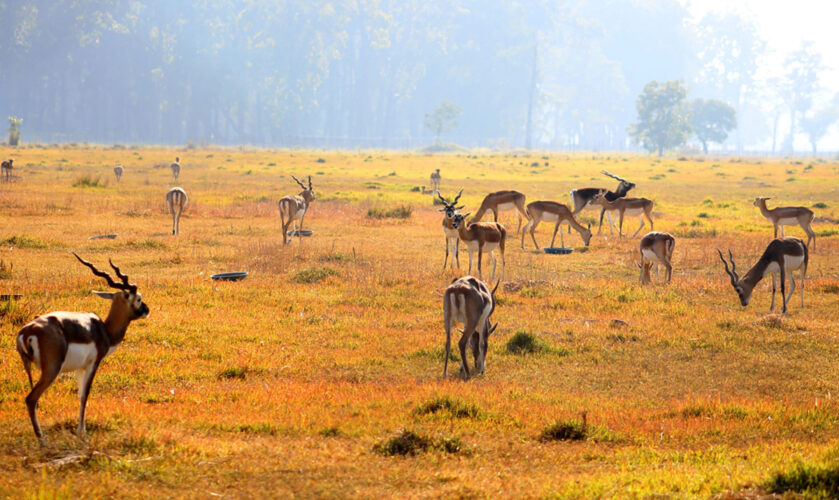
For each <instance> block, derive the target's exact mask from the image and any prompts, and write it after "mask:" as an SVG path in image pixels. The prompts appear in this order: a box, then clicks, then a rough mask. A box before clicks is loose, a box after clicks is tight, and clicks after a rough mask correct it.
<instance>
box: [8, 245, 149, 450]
mask: <svg viewBox="0 0 839 500" xmlns="http://www.w3.org/2000/svg"><path fill="white" fill-rule="evenodd" d="M73 255H75V256H76V258H77V259H78V260H79V262H81V263H82V264H84V265H85V266H87V267H88V268H90V270H91V271H93V274H94V275H96V276H99V277H100V278H104V279H105V281H107V283H108V286H110V287H111V288H113V289H116V290H118V291H117V292H102V291H94V292H93V293H95V294H96V295H98V296H99V297H102V298H103V299H107V300H110V301H111V309H110V311H109V312H108V316H107V317H106V318H105V320H104V321H103V320H102V319H101V318H100V317H99V316H97V315H96V314H92V313H82V312H64V311H57V312H51V313H49V314H44V315H42V316H38V317H37V318H35V319H34V320H32V321H31V322H30V323H28V324H26V325H25V326H24V327H23V328H21V329H20V332H18V334H17V352H18V354H20V359H21V360H22V361H23V368H24V370H26V376H27V377H28V378H29V387H30V388H31V392H30V393H29V395H28V396H26V408H27V410H28V411H29V418H30V420H32V428H33V429H34V430H35V436H37V437H38V439H40V440H41V442H42V443H43V442H44V434H43V431H42V430H41V424H40V423H39V422H38V415H37V413H36V411H37V409H38V400H39V399H40V398H41V396H42V395H43V394H44V392H45V391H46V390H47V388H49V386H50V385H52V383H53V382H54V381H55V379H56V378H57V377H58V375H59V374H61V373H65V372H70V371H75V372H76V380H77V381H78V384H79V425H78V428H77V429H76V433H77V434H78V435H79V436H82V435H84V434H85V418H84V417H85V406H86V405H87V398H88V396H89V395H90V386H91V384H92V383H93V377H94V376H95V375H96V370H97V369H98V368H99V364H100V363H101V362H102V360H103V359H104V358H105V356H107V355H108V354H110V353H112V352H113V351H114V350H115V349H116V348H117V347H118V346H119V345H120V343H121V342H122V340H123V339H124V338H125V332H126V330H127V329H128V325H129V324H131V322H132V321H134V320H136V319H140V318H146V317H148V315H149V307H148V306H147V305H146V304H145V303H144V302H143V298H142V297H141V296H140V294H139V293H138V292H137V285H135V284H132V283H129V282H128V276H126V275H124V274H122V273H121V272H120V270H119V268H118V267H117V266H115V265H114V264H113V262H111V261H110V260H108V263H109V264H110V265H111V267H112V268H113V270H114V272H115V273H116V275H117V277H118V278H119V279H120V280H121V281H122V282H121V283H117V282H116V281H114V279H113V278H112V277H111V276H110V275H109V274H108V273H107V272H104V271H100V270H98V269H96V267H94V265H93V264H91V263H90V262H87V261H85V260H83V259H82V258H81V257H79V256H78V255H76V253H75V252H73ZM33 364H34V365H35V366H37V367H38V369H39V370H40V371H41V378H40V380H38V383H37V384H34V385H33V383H32V365H33Z"/></svg>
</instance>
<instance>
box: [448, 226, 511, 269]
mask: <svg viewBox="0 0 839 500" xmlns="http://www.w3.org/2000/svg"><path fill="white" fill-rule="evenodd" d="M467 217H469V214H466V215H462V214H455V216H454V218H453V219H452V227H453V228H454V229H457V234H458V236H460V240H461V241H463V243H464V244H465V245H466V250H467V251H468V252H469V273H470V274H471V273H472V255H473V254H474V253H475V252H477V253H478V277H479V278H481V279H483V276H482V273H481V258H482V256H483V254H484V252H487V253H489V255H490V257H492V280H493V281H494V280H495V267H496V263H497V260H496V258H495V250H498V251H499V253H500V254H501V277H502V278H503V277H504V268H505V267H506V264H505V260H504V246H505V244H506V240H507V230H506V229H504V226H502V225H501V224H499V223H497V222H470V223H469V224H468V225H467V223H466V218H467ZM473 220H474V219H473Z"/></svg>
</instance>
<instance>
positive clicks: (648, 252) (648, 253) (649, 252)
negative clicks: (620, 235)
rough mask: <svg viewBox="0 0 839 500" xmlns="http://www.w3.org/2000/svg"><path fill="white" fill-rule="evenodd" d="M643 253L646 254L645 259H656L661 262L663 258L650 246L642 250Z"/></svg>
mask: <svg viewBox="0 0 839 500" xmlns="http://www.w3.org/2000/svg"><path fill="white" fill-rule="evenodd" d="M641 255H643V256H644V260H654V261H657V262H661V259H659V258H658V255H656V254H655V252H653V251H652V250H650V249H648V248H645V249H643V250H641Z"/></svg>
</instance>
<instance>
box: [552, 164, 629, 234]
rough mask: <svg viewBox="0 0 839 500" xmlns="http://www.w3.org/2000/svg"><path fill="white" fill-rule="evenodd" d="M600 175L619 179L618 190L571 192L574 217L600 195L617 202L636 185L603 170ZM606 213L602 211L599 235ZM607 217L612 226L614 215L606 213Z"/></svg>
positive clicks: (598, 189) (586, 189) (580, 190)
mask: <svg viewBox="0 0 839 500" xmlns="http://www.w3.org/2000/svg"><path fill="white" fill-rule="evenodd" d="M600 173H602V174H603V175H606V176H608V177H611V178H613V179H617V180H618V181H620V183H619V184H618V187H617V189H615V190H614V191H609V190H608V189H604V188H581V189H574V190H573V191H571V201H572V202H573V203H574V211H573V212H572V213H573V214H574V215H577V214H578V213H580V211H581V210H582V209H583V208H585V207H587V206H589V205H591V204H592V201H593V200H594V197H595V196H596V195H598V194H603V195H604V196H605V197H606V200H608V201H615V200H617V199H618V198H623V197H624V196H626V193H628V192H629V190H630V189H632V188H634V187H635V184H634V183H632V182H629V181H628V180H626V179H624V178H622V177H618V176H617V175H615V174H613V173H610V172H607V171H605V170H601V171H600ZM604 213H606V209H605V208H601V209H600V224H599V225H598V227H597V234H600V229H601V228H602V227H603V214H604ZM606 215H607V217H608V218H609V224H612V215H611V214H608V213H606ZM568 232H569V233H570V232H571V226H568Z"/></svg>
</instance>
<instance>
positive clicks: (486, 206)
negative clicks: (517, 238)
mask: <svg viewBox="0 0 839 500" xmlns="http://www.w3.org/2000/svg"><path fill="white" fill-rule="evenodd" d="M524 202H525V196H524V195H523V194H521V193H519V192H518V191H497V192H495V193H490V194H488V195H486V198H484V201H482V202H481V206H480V207H479V208H478V211H477V212H475V221H476V222H477V221H480V220H481V219H482V218H483V216H484V214H485V213H486V212H487V211H488V210H492V215H493V220H494V221H495V222H498V213H499V212H500V211H502V210H515V211H516V217H518V219H519V225H518V226H517V227H516V234H519V230H520V229H521V219H522V217H524V219H525V220H527V212H525V211H524Z"/></svg>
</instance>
